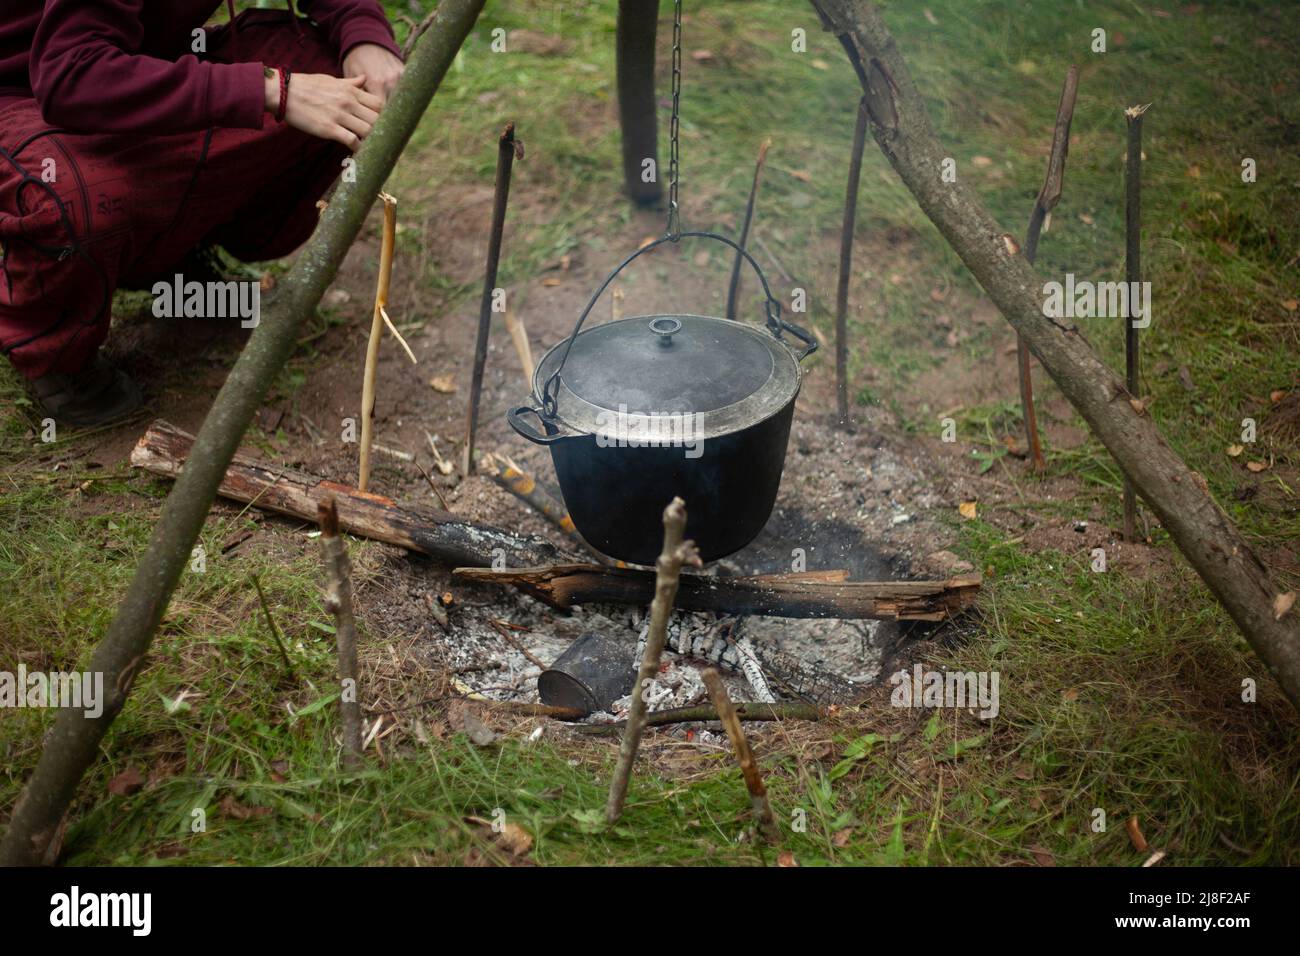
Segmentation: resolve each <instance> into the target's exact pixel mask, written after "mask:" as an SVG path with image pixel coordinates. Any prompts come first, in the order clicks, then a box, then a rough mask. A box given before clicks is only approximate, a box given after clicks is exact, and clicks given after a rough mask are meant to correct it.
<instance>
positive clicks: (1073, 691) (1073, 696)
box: [1061, 687, 1079, 703]
mask: <svg viewBox="0 0 1300 956" xmlns="http://www.w3.org/2000/svg"><path fill="white" fill-rule="evenodd" d="M1078 699H1079V688H1077V687H1071V688H1070V689H1069V690H1067V691H1066V692H1065V693H1063V694H1062V695H1061V700H1064V701H1069V702H1070V703H1073V702H1074V701H1076V700H1078Z"/></svg>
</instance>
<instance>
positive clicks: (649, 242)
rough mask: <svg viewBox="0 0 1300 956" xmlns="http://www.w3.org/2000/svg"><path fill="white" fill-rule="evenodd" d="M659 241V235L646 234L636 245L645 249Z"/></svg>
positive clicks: (557, 282)
mask: <svg viewBox="0 0 1300 956" xmlns="http://www.w3.org/2000/svg"><path fill="white" fill-rule="evenodd" d="M658 241H659V237H658V236H646V237H645V238H644V239H642V240H641V241H640V242H639V243H637V246H636V247H637V249H644V248H645V247H646V246H649V245H652V244H654V243H655V242H658ZM556 284H557V285H558V284H559V280H558V279H557V280H556Z"/></svg>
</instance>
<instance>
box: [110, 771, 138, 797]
mask: <svg viewBox="0 0 1300 956" xmlns="http://www.w3.org/2000/svg"><path fill="white" fill-rule="evenodd" d="M143 786H144V777H143V776H142V775H141V773H140V771H139V770H136V769H135V767H127V768H126V769H125V770H123V771H122V772H121V773H119V774H118V775H117V776H116V777H114V778H113V779H112V780H110V781H109V782H108V792H109V793H111V794H113V795H114V796H118V797H129V796H130V795H131V794H133V793H135V792H136V791H137V790H139V789H140V788H141V787H143Z"/></svg>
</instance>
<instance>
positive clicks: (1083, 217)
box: [1079, 212, 1095, 226]
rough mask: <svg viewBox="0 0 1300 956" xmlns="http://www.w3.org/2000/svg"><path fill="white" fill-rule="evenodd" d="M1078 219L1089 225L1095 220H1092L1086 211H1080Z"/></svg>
mask: <svg viewBox="0 0 1300 956" xmlns="http://www.w3.org/2000/svg"><path fill="white" fill-rule="evenodd" d="M1079 219H1080V220H1081V221H1082V222H1083V224H1084V225H1085V226H1091V225H1092V224H1093V222H1094V221H1095V220H1094V219H1093V218H1092V217H1091V216H1090V215H1088V214H1087V213H1086V212H1081V213H1079Z"/></svg>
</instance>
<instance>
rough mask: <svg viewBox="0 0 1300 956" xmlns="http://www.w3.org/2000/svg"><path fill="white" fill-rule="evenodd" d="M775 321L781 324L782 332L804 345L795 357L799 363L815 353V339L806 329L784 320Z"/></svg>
mask: <svg viewBox="0 0 1300 956" xmlns="http://www.w3.org/2000/svg"><path fill="white" fill-rule="evenodd" d="M777 321H778V322H779V323H780V324H781V330H782V331H784V332H789V333H790V334H791V335H793V336H794V337H795V338H796V339H798V340H799V341H800V342H802V343H803V344H804V349H803V351H801V352H800V353H799V354H798V355H797V356H795V357H796V358H797V359H798V360H799V361H800V362H802V361H803V360H804V359H806V358H807V357H808V356H810V355H812V354H813V353H814V352H816V351H817V339H816V338H815V337H814V336H813V334H812V333H811V332H809V331H808V330H807V329H804V328H800V327H799V326H797V325H795V324H794V323H793V322H787V321H786V320H785V319H780V318H778V319H777Z"/></svg>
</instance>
